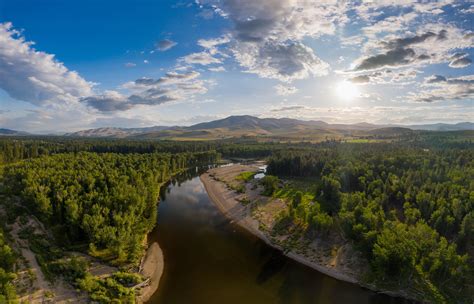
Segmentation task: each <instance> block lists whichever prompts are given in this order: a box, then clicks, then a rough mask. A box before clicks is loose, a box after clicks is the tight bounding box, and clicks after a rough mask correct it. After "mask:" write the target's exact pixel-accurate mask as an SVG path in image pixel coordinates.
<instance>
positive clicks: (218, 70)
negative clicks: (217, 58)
mask: <svg viewBox="0 0 474 304" xmlns="http://www.w3.org/2000/svg"><path fill="white" fill-rule="evenodd" d="M208 70H209V71H211V72H225V71H226V70H225V68H224V67H223V66H219V67H215V68H209V69H208Z"/></svg>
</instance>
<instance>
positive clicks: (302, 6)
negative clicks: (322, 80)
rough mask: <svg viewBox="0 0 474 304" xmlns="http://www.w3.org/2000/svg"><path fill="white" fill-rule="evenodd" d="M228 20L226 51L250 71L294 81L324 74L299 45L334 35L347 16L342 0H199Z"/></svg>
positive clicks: (320, 63)
mask: <svg viewBox="0 0 474 304" xmlns="http://www.w3.org/2000/svg"><path fill="white" fill-rule="evenodd" d="M200 3H201V4H204V5H205V4H208V5H211V6H212V7H215V8H218V9H219V10H218V13H219V14H220V15H221V16H223V17H224V18H227V19H229V20H231V21H232V23H233V25H234V27H233V30H232V32H231V37H232V42H231V43H230V46H229V48H230V50H231V51H232V53H233V55H234V57H235V59H236V60H237V62H238V63H239V64H240V65H241V66H242V67H243V68H244V69H245V71H247V72H249V73H255V74H257V75H259V76H260V77H263V78H274V79H278V80H281V81H287V82H289V81H293V80H295V79H302V78H306V77H308V76H319V75H325V74H327V71H328V69H329V65H328V64H327V63H325V62H324V61H322V60H321V59H319V58H318V57H317V56H316V54H315V53H314V52H313V50H312V49H311V48H309V47H308V46H306V45H304V44H303V43H302V40H303V39H304V38H305V37H319V36H321V35H324V34H333V33H334V32H335V29H336V25H338V24H344V23H346V22H347V21H348V18H347V16H346V15H345V10H346V4H345V3H339V4H337V3H336V4H334V5H325V4H324V3H318V2H311V1H295V0H264V1H253V0H239V1H237V0H224V1H217V0H202V1H200Z"/></svg>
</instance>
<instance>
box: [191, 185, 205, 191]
mask: <svg viewBox="0 0 474 304" xmlns="http://www.w3.org/2000/svg"><path fill="white" fill-rule="evenodd" d="M193 192H194V193H203V192H204V187H203V186H202V184H200V185H197V186H195V187H193Z"/></svg>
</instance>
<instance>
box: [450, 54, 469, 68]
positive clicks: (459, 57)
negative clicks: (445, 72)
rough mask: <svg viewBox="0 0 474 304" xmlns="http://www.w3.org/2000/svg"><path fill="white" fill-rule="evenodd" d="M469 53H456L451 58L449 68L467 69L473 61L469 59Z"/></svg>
mask: <svg viewBox="0 0 474 304" xmlns="http://www.w3.org/2000/svg"><path fill="white" fill-rule="evenodd" d="M467 56H468V54H467V53H454V54H453V55H452V56H451V58H450V59H451V62H449V66H450V67H451V68H465V67H467V66H469V65H470V64H471V63H472V60H471V59H470V58H468V57H467Z"/></svg>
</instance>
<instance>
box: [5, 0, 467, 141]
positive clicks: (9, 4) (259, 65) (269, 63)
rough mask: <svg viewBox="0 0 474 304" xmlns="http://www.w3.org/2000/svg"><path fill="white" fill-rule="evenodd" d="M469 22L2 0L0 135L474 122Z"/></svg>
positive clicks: (278, 9)
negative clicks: (253, 121) (1, 131)
mask: <svg viewBox="0 0 474 304" xmlns="http://www.w3.org/2000/svg"><path fill="white" fill-rule="evenodd" d="M400 3H403V4H400ZM473 15H474V5H473V4H471V3H468V2H465V1H463V2H450V1H443V2H424V3H417V2H409V1H406V2H403V1H402V2H400V1H396V2H377V3H355V2H354V3H352V2H332V1H331V2H327V3H323V4H321V1H311V0H261V1H252V0H221V1H217V0H199V1H184V0H183V1H178V2H177V1H167V0H160V1H151V0H149V1H144V0H142V1H105V0H101V1H92V0H85V1H84V0H82V1H73V0H71V1H60V0H56V1H52V0H42V1H33V0H29V1H26V0H14V1H13V0H12V1H9V0H3V1H1V0H0V127H7V128H12V129H18V130H25V131H30V132H38V133H49V132H63V131H74V130H79V129H86V128H94V127H104V126H115V127H142V126H152V125H189V124H193V123H197V122H201V121H208V120H212V119H217V118H222V117H226V116H229V115H239V114H251V115H256V116H260V117H293V118H299V119H305V120H309V119H315V120H324V121H327V122H337V123H355V122H362V121H366V122H371V123H397V124H421V123H432V122H449V123H454V122H460V121H472V120H473V119H472V118H473V117H474V111H473V106H474V103H473V98H474V88H473V87H474V69H473V65H472V58H473V53H474V51H473V46H474V34H473V30H474V26H473V24H474V18H473ZM33 42H34V44H33Z"/></svg>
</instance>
